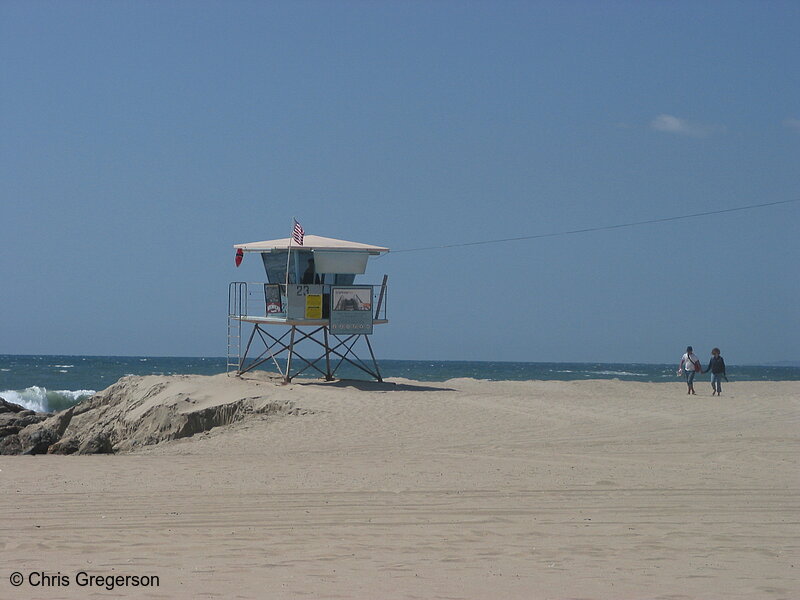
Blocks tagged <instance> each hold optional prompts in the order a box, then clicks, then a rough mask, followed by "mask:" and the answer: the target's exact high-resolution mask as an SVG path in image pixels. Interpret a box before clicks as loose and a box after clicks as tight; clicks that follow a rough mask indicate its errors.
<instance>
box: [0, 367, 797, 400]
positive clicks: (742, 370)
mask: <svg viewBox="0 0 800 600" xmlns="http://www.w3.org/2000/svg"><path fill="white" fill-rule="evenodd" d="M225 364H226V360H225V358H224V357H221V358H218V357H214V358H198V357H161V356H158V357H156V356H21V355H0V398H4V399H6V400H8V401H9V402H14V403H16V404H21V405H23V406H26V407H28V408H30V409H32V410H36V411H58V410H63V409H65V408H68V407H69V406H72V405H74V404H76V403H77V402H79V401H80V400H82V399H83V398H86V397H88V396H91V395H92V394H94V393H95V392H96V391H100V390H103V389H105V388H107V387H108V386H110V385H112V384H113V383H115V382H116V381H117V380H118V379H119V378H120V377H124V376H125V375H175V374H194V375H215V374H217V373H222V372H224V371H225ZM379 366H380V370H381V374H382V375H383V377H384V378H387V377H404V378H407V379H415V380H418V381H446V380H448V379H453V378H456V377H470V378H473V379H487V380H494V381H498V380H511V381H526V380H560V381H575V380H586V379H620V380H623V381H645V382H665V381H678V378H677V377H676V376H675V372H676V369H677V366H676V365H674V364H669V365H665V364H633V363H626V364H611V363H530V362H472V361H430V360H380V361H379ZM268 367H269V365H267V364H265V365H264V368H265V370H269V368H268ZM336 375H337V377H342V378H353V379H366V378H367V375H366V374H365V373H362V372H361V371H358V370H357V369H354V368H352V367H349V365H343V366H342V368H341V369H340V370H339V371H337V373H336ZM303 376H306V377H313V374H310V373H304V374H303ZM700 377H701V380H702V378H704V377H708V376H707V375H701V376H700ZM728 378H729V379H730V380H731V381H737V380H738V381H789V380H792V381H798V380H800V367H769V366H737V365H729V366H728Z"/></svg>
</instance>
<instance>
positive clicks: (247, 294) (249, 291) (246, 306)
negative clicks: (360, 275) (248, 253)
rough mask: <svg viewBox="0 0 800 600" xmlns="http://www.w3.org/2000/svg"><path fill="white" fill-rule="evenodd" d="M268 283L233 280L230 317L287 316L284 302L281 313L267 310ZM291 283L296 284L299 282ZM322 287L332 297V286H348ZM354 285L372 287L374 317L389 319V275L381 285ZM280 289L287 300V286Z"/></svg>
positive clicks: (326, 294)
mask: <svg viewBox="0 0 800 600" xmlns="http://www.w3.org/2000/svg"><path fill="white" fill-rule="evenodd" d="M267 285H268V284H267V283H264V282H245V281H234V282H231V283H230V284H229V285H228V318H229V319H238V318H239V317H275V318H276V319H280V318H281V317H282V316H285V315H286V305H285V304H283V311H282V312H281V313H269V312H268V311H267ZM289 285H290V286H294V285H299V284H289ZM320 287H321V288H322V293H323V296H325V297H330V293H331V288H333V287H347V286H335V285H329V284H323V285H321V286H320ZM353 287H371V288H372V297H373V302H375V305H374V306H373V318H374V319H375V320H376V321H377V320H387V319H388V316H387V315H388V298H389V288H388V285H387V277H386V276H385V275H384V278H383V282H382V283H381V284H380V285H374V284H368V283H362V284H356V285H354V286H353ZM280 289H281V297H282V299H283V300H284V301H285V299H286V286H285V285H283V284H280ZM326 312H327V310H326ZM229 329H230V327H229ZM229 337H230V335H229Z"/></svg>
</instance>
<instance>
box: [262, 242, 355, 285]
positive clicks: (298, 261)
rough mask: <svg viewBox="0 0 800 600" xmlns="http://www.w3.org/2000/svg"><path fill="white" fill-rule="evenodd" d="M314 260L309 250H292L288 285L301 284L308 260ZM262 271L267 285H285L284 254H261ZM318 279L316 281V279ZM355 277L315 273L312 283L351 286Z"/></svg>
mask: <svg viewBox="0 0 800 600" xmlns="http://www.w3.org/2000/svg"><path fill="white" fill-rule="evenodd" d="M313 258H314V253H313V252H311V251H310V250H294V249H293V250H292V256H291V258H290V259H289V283H302V282H303V275H304V273H305V271H306V269H307V268H308V261H309V259H313ZM261 260H263V261H264V269H265V270H266V272H267V281H268V282H269V283H281V284H282V283H286V252H280V251H278V252H264V253H262V254H261ZM317 276H318V277H319V279H316V277H317ZM355 279H356V276H355V274H353V273H320V272H316V273H315V279H314V283H324V284H327V285H353V282H354V281H355Z"/></svg>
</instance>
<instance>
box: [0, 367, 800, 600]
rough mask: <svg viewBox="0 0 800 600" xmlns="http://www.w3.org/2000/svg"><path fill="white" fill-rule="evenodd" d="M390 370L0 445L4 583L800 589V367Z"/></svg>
mask: <svg viewBox="0 0 800 600" xmlns="http://www.w3.org/2000/svg"><path fill="white" fill-rule="evenodd" d="M393 383H394V385H387V384H384V385H381V384H371V383H354V382H335V383H321V382H296V383H293V384H291V385H289V386H280V385H277V384H276V383H275V382H274V381H272V380H269V379H267V378H265V377H263V376H258V375H253V376H251V377H250V378H249V379H246V380H244V381H242V380H231V379H229V378H227V377H225V376H224V375H222V376H215V377H205V378H201V377H199V376H198V377H192V378H187V380H186V385H187V386H194V387H193V388H192V389H193V390H195V392H194V394H195V396H197V395H198V394H197V392H196V390H203V394H202V396H203V397H201V398H199V399H198V401H199V402H204V401H205V402H212V403H213V402H223V401H226V400H230V399H232V398H234V399H235V398H241V397H244V396H247V395H248V394H249V395H250V396H252V397H263V398H268V399H269V400H270V401H274V402H277V403H284V404H285V405H286V406H288V407H290V410H287V411H286V412H285V413H281V414H253V415H251V416H249V417H247V418H244V419H243V420H241V421H238V422H236V423H233V424H231V425H227V426H224V427H216V428H214V429H212V430H211V431H209V432H206V433H201V434H197V435H194V436H193V437H189V438H184V439H180V440H175V441H171V442H165V443H162V444H158V445H154V446H146V447H142V448H139V449H136V450H134V451H133V452H131V453H124V454H115V455H91V456H53V455H38V456H2V457H0V550H2V552H0V598H47V599H53V598H111V597H118V598H186V599H189V598H226V599H228V598H247V599H250V598H253V599H256V598H258V599H261V598H267V599H269V598H358V599H362V598H363V599H371V598H390V599H391V598H447V599H456V598H465V599H486V598H526V599H528V598H534V599H539V598H542V599H547V598H552V599H567V598H585V599H589V598H591V599H595V598H596V599H645V598H647V599H651V598H652V599H656V598H665V599H666V598H669V599H673V600H674V599H680V598H688V599H705V598H708V599H710V598H719V599H723V598H725V599H731V598H742V599H744V598H747V599H748V600H750V599H753V598H775V599H779V598H786V599H789V598H798V597H800V562H799V561H800V526H799V524H798V523H799V522H800V495H798V491H800V481H798V474H800V471H799V470H798V456H800V427H798V425H799V423H798V421H800V418H799V417H800V382H764V383H761V382H758V383H755V382H733V383H730V384H727V385H726V387H725V391H724V395H723V396H722V397H721V398H712V397H711V390H710V389H706V388H707V387H708V386H707V384H705V383H703V384H698V385H697V389H698V394H699V395H698V396H693V397H689V396H686V394H685V385H684V384H683V383H681V381H679V380H677V379H676V381H675V382H674V383H668V384H665V383H660V384H654V383H653V384H651V383H631V382H619V381H580V382H486V381H475V380H468V379H456V380H450V381H447V382H442V383H418V382H413V381H406V380H393ZM15 572H16V573H20V574H21V575H22V577H23V578H24V581H23V583H22V585H21V586H19V587H14V586H12V584H11V581H10V578H11V576H12V574H13V573H15ZM81 573H86V574H87V575H95V576H103V577H105V576H123V577H125V576H128V577H129V579H128V586H127V587H125V586H122V585H120V586H118V587H116V589H113V591H111V590H108V589H107V588H106V587H103V586H102V585H101V586H98V585H96V584H95V585H93V586H92V587H89V586H87V585H81V584H79V581H84V582H85V578H83V577H84V576H83V575H79V574H81ZM42 574H45V575H47V576H48V577H47V578H44V577H43V576H42ZM57 574H58V577H56V575H57ZM134 576H136V577H140V578H145V577H157V578H158V586H157V587H156V586H150V587H142V586H140V587H132V584H131V581H132V579H130V578H131V577H134ZM81 578H83V579H81ZM65 580H66V582H67V583H68V585H64V583H65ZM32 582H33V584H32ZM42 582H48V583H49V584H50V585H42Z"/></svg>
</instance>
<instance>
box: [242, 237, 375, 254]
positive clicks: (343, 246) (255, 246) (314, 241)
mask: <svg viewBox="0 0 800 600" xmlns="http://www.w3.org/2000/svg"><path fill="white" fill-rule="evenodd" d="M290 242H291V247H292V248H293V249H295V250H361V251H362V252H363V251H366V252H369V253H370V254H381V253H382V252H388V251H389V249H388V248H384V247H383V246H373V245H371V244H361V243H359V242H348V241H347V240H336V239H334V238H327V237H322V236H321V235H305V236H304V237H303V245H302V246H298V245H297V243H296V242H293V241H292V239H291V238H288V237H287V238H280V239H278V240H265V241H263V242H247V243H245V244H235V245H234V246H233V247H234V248H241V249H242V250H243V251H244V252H271V251H272V250H286V249H288V248H289V243H290Z"/></svg>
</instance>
